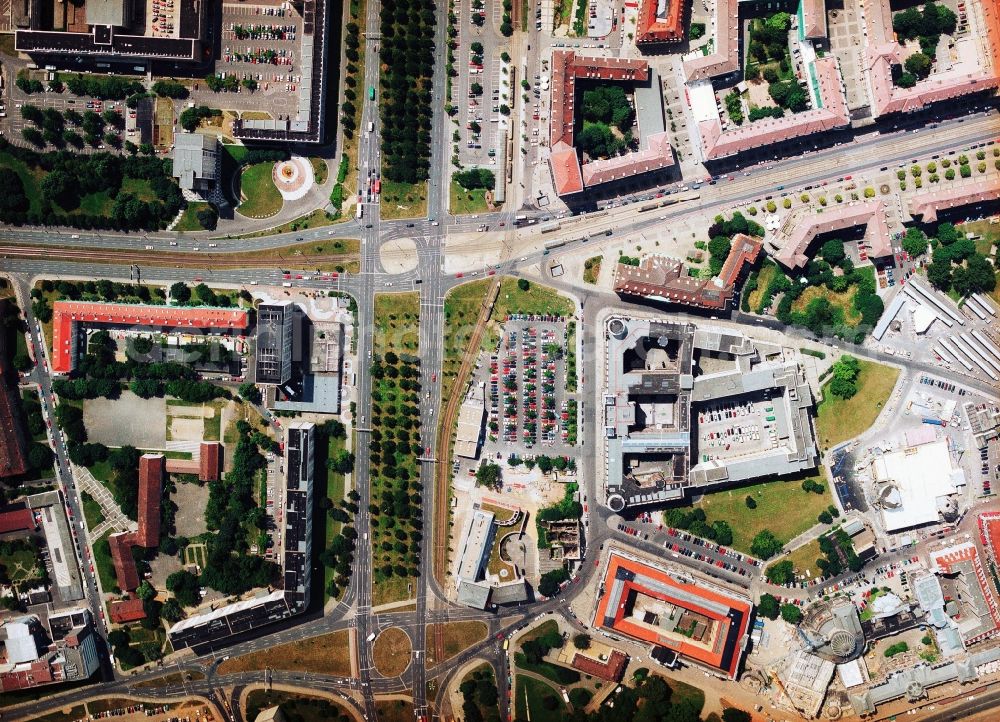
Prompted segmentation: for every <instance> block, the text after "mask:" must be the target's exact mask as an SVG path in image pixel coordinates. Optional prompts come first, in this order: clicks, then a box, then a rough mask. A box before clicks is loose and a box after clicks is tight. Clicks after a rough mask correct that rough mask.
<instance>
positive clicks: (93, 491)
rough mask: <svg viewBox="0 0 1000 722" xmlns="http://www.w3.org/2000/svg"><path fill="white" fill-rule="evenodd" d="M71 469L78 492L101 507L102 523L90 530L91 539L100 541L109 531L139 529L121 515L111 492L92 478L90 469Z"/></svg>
mask: <svg viewBox="0 0 1000 722" xmlns="http://www.w3.org/2000/svg"><path fill="white" fill-rule="evenodd" d="M72 469H73V478H74V479H76V481H77V483H78V484H79V490H80V492H81V493H82V492H86V493H87V494H90V496H92V497H93V498H94V499H95V500H96V501H97V503H98V504H100V505H101V513H102V514H103V515H104V521H103V522H102V523H101V524H98V525H97V526H96V527H95V528H94V529H91V530H90V534H91V536H92V538H94V539H100V538H101V536H103V535H104V533H105V532H107V531H108V530H109V529H114V530H115V531H135V530H136V529H138V528H139V527H138V524H136V523H135V522H134V521H132V520H131V519H129V518H128V517H127V516H125V515H124V514H123V513H122V510H121V509H120V508H119V507H118V504H117V503H115V498H114V497H113V496H112V495H111V492H110V491H108V488H107V487H106V486H104V484H102V483H101V482H100V481H98V480H97V479H95V478H94V475H93V474H91V473H90V469H88V468H87V467H85V466H77V465H75V464H74V465H73V466H72Z"/></svg>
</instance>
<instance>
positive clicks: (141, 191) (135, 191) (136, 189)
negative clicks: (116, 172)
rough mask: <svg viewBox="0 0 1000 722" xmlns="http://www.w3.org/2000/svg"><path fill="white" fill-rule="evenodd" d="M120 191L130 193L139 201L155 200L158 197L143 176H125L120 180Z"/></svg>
mask: <svg viewBox="0 0 1000 722" xmlns="http://www.w3.org/2000/svg"><path fill="white" fill-rule="evenodd" d="M121 192H122V193H131V194H132V195H134V196H135V197H136V198H138V199H139V200H140V201H155V200H156V199H157V198H158V196H157V195H156V193H154V192H153V189H152V188H151V187H150V185H149V181H148V180H146V179H145V178H126V179H125V180H123V181H122V190H121Z"/></svg>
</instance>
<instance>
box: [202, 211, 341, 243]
mask: <svg viewBox="0 0 1000 722" xmlns="http://www.w3.org/2000/svg"><path fill="white" fill-rule="evenodd" d="M336 222H337V221H335V220H334V219H333V216H331V215H329V214H327V212H326V211H324V210H323V209H322V208H317V209H316V210H314V211H313V212H312V213H309V214H307V215H304V216H299V217H298V218H296V219H295V220H292V221H288V222H287V223H283V224H281V225H280V226H275V227H274V228H268V229H267V230H265V231H256V232H254V233H244V234H243V235H240V236H225V237H226V238H263V237H264V236H273V235H275V234H277V233H290V232H291V231H304V230H306V229H308V228H322V227H323V226H332V225H333V224H334V223H336ZM219 238H222V236H219ZM341 242H342V243H357V241H341ZM325 243H326V244H327V245H329V243H332V241H327V242H325ZM302 245H303V246H310V245H313V244H311V243H303V244H302ZM289 248H296V246H282V247H281V248H280V249H278V250H280V251H285V250H287V249H289ZM329 252H330V253H338V252H339V251H329Z"/></svg>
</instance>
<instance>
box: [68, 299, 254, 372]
mask: <svg viewBox="0 0 1000 722" xmlns="http://www.w3.org/2000/svg"><path fill="white" fill-rule="evenodd" d="M80 324H83V325H85V326H102V325H112V326H149V327H151V328H173V329H203V330H206V331H218V332H229V333H240V334H241V335H242V333H243V332H245V331H246V329H247V327H248V326H249V325H250V315H249V313H248V312H247V311H246V309H240V308H208V307H204V306H195V307H190V308H188V307H178V306H145V305H141V304H127V303H98V302H89V301H56V302H55V303H54V304H53V305H52V370H53V371H54V372H55V373H64V374H65V373H69V372H70V371H72V370H73V368H74V366H75V365H76V357H77V340H78V338H77V337H78V335H79V334H78V330H79V325H80Z"/></svg>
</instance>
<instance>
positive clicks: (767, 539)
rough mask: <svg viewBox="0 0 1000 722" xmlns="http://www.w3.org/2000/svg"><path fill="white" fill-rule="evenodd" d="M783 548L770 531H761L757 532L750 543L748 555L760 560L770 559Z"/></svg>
mask: <svg viewBox="0 0 1000 722" xmlns="http://www.w3.org/2000/svg"><path fill="white" fill-rule="evenodd" d="M783 546H784V545H783V544H782V543H781V542H780V541H779V540H778V538H777V537H775V536H774V533H773V532H771V530H769V529H763V530H761V531H759V532H757V534H756V536H754V538H753V540H752V541H751V542H750V553H751V554H753V555H754V556H755V557H758V558H760V559H770V558H771V557H773V556H774V555H775V554H777V553H778V552H780V551H781V549H782V547H783Z"/></svg>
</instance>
